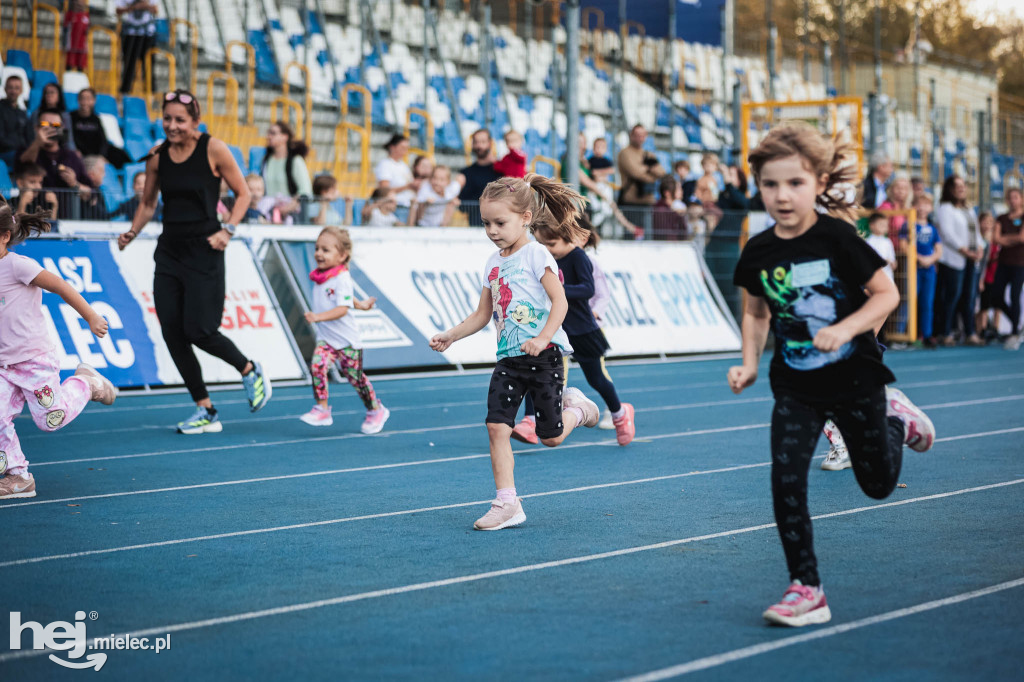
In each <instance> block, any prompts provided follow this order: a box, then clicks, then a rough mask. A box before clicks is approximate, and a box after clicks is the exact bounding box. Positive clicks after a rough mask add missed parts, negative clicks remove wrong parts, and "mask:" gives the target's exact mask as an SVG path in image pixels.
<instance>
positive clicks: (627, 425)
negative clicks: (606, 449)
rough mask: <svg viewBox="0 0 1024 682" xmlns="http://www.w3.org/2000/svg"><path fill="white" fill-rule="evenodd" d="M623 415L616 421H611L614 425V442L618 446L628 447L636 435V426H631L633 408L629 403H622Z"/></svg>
mask: <svg viewBox="0 0 1024 682" xmlns="http://www.w3.org/2000/svg"><path fill="white" fill-rule="evenodd" d="M622 411H623V415H622V416H621V417H619V418H618V419H612V423H613V424H615V440H617V441H619V445H629V444H630V443H631V442H633V436H635V435H636V426H635V425H634V424H633V406H632V405H630V404H629V403H622Z"/></svg>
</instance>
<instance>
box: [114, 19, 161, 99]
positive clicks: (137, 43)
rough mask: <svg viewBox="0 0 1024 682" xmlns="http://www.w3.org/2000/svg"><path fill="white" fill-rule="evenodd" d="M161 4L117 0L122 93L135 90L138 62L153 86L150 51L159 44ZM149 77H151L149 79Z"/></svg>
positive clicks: (145, 80) (143, 75)
mask: <svg viewBox="0 0 1024 682" xmlns="http://www.w3.org/2000/svg"><path fill="white" fill-rule="evenodd" d="M156 13H157V7H156V4H155V3H153V2H148V0H117V16H118V18H119V19H120V20H121V94H122V95H127V94H130V93H131V91H132V81H134V80H135V64H136V62H138V63H139V65H140V66H141V67H142V80H143V82H144V83H149V84H150V86H152V74H148V76H147V73H146V52H148V51H149V49H150V48H151V47H153V46H154V45H155V44H156ZM147 78H148V79H149V80H147Z"/></svg>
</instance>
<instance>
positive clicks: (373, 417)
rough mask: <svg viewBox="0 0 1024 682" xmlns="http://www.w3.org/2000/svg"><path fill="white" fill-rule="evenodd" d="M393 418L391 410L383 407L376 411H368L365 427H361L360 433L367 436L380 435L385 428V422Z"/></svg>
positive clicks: (364, 421) (364, 422)
mask: <svg viewBox="0 0 1024 682" xmlns="http://www.w3.org/2000/svg"><path fill="white" fill-rule="evenodd" d="M390 416H391V410H389V409H388V408H386V407H384V406H383V405H381V406H380V407H378V408H377V409H376V410H367V411H366V419H364V420H363V425H362V426H361V427H360V429H359V430H360V431H362V432H363V433H365V434H367V435H372V434H374V433H380V431H381V429H383V428H384V422H386V421H387V420H388V417H390Z"/></svg>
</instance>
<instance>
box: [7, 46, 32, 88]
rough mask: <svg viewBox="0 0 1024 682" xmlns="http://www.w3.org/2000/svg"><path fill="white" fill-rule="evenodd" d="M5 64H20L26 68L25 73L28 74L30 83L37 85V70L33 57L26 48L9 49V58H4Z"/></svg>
mask: <svg viewBox="0 0 1024 682" xmlns="http://www.w3.org/2000/svg"><path fill="white" fill-rule="evenodd" d="M4 66H20V67H21V68H23V69H25V75H26V76H28V82H29V84H31V85H33V86H34V85H35V82H36V71H35V69H33V68H32V57H31V56H29V53H28V52H25V51H24V50H7V59H5V60H4Z"/></svg>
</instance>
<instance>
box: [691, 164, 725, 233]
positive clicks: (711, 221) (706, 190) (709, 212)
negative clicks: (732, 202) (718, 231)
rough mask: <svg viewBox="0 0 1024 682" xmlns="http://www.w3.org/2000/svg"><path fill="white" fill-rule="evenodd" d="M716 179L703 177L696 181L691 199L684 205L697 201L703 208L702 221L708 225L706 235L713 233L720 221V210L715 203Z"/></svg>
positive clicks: (716, 194)
mask: <svg viewBox="0 0 1024 682" xmlns="http://www.w3.org/2000/svg"><path fill="white" fill-rule="evenodd" d="M717 182H718V181H717V179H716V178H715V176H714V175H704V176H702V177H701V178H700V180H698V181H697V186H696V187H694V189H693V197H691V199H689V200H687V202H686V205H687V206H689V205H690V204H691V202H692V201H693V200H696V201H699V202H700V205H701V206H702V207H703V208H704V212H703V213H704V220H705V221H706V222H707V224H708V234H710V233H711V232H713V231H714V229H715V228H716V227H718V223H719V222H721V220H722V209H720V208H718V204H717V203H715V200H716V198H717V197H718V185H717Z"/></svg>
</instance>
